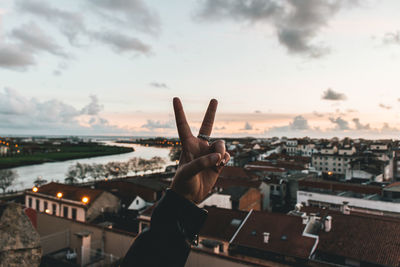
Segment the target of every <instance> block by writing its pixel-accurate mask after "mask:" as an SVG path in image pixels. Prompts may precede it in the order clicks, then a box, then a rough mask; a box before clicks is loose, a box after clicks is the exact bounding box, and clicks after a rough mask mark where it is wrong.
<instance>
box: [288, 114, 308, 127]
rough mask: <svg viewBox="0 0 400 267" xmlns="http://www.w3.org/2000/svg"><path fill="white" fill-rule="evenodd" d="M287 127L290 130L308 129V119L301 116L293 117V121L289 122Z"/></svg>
mask: <svg viewBox="0 0 400 267" xmlns="http://www.w3.org/2000/svg"><path fill="white" fill-rule="evenodd" d="M289 128H290V129H292V130H308V129H310V126H309V125H308V121H307V120H306V119H305V118H304V117H303V116H301V115H300V116H296V117H294V119H293V121H292V122H291V123H289Z"/></svg>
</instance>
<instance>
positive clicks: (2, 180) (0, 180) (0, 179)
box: [0, 170, 18, 193]
mask: <svg viewBox="0 0 400 267" xmlns="http://www.w3.org/2000/svg"><path fill="white" fill-rule="evenodd" d="M17 177H18V175H17V172H16V171H14V170H0V188H1V189H3V193H6V189H7V188H8V187H10V186H11V185H12V184H13V183H14V182H15V180H16V179H17Z"/></svg>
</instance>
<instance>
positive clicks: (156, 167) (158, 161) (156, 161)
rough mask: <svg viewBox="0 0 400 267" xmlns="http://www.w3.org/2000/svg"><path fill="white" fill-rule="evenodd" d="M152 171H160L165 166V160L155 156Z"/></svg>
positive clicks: (151, 163)
mask: <svg viewBox="0 0 400 267" xmlns="http://www.w3.org/2000/svg"><path fill="white" fill-rule="evenodd" d="M149 161H150V168H151V171H155V170H159V169H161V168H162V167H163V165H164V164H165V160H164V159H163V158H162V157H158V156H154V157H152V158H151V159H150V160H149Z"/></svg>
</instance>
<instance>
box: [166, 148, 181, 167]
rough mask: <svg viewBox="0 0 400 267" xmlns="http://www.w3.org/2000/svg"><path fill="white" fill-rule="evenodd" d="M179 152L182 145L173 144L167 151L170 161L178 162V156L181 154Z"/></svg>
mask: <svg viewBox="0 0 400 267" xmlns="http://www.w3.org/2000/svg"><path fill="white" fill-rule="evenodd" d="M181 152H182V147H180V146H174V147H172V148H171V150H170V151H169V154H168V156H169V158H170V160H171V161H175V162H176V163H177V164H178V161H179V158H180V156H181Z"/></svg>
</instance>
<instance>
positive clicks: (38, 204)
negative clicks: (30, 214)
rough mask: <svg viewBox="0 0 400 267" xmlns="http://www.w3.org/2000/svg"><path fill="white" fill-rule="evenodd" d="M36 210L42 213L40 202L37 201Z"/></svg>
mask: <svg viewBox="0 0 400 267" xmlns="http://www.w3.org/2000/svg"><path fill="white" fill-rule="evenodd" d="M36 210H38V211H40V200H39V199H36Z"/></svg>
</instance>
